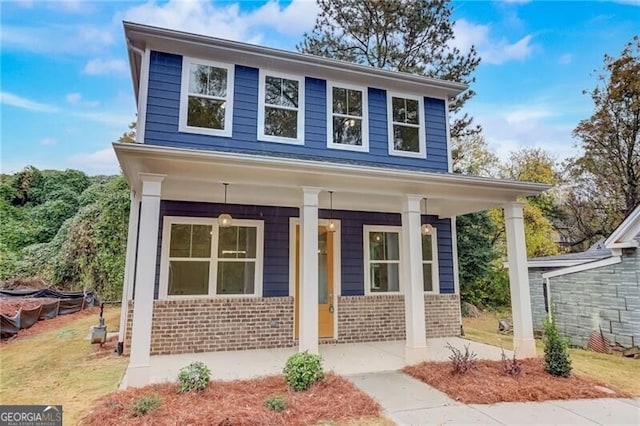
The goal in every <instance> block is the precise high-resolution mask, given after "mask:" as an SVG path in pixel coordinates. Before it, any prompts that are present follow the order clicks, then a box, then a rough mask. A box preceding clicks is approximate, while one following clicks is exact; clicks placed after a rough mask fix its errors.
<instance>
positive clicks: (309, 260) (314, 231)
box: [298, 187, 320, 354]
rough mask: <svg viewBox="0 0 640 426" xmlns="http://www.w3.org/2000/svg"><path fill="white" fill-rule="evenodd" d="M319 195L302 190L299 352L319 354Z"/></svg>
mask: <svg viewBox="0 0 640 426" xmlns="http://www.w3.org/2000/svg"><path fill="white" fill-rule="evenodd" d="M318 193H320V188H311V187H304V188H302V207H301V208H300V292H299V296H300V301H299V304H298V306H299V308H300V315H299V316H298V319H299V321H300V322H299V324H298V327H299V333H298V337H299V341H298V345H299V350H300V352H303V351H309V352H311V353H316V354H317V353H318Z"/></svg>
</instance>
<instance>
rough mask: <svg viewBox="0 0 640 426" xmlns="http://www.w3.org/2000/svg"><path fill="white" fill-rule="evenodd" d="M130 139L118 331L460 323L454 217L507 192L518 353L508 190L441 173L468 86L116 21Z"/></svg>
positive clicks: (338, 332)
mask: <svg viewBox="0 0 640 426" xmlns="http://www.w3.org/2000/svg"><path fill="white" fill-rule="evenodd" d="M124 28H125V37H126V40H127V45H128V53H129V58H130V63H131V73H132V78H133V87H134V91H135V97H136V100H137V105H138V132H137V142H138V143H135V144H119V143H116V144H114V149H115V151H116V154H117V157H118V160H119V162H120V165H121V166H122V170H123V172H124V174H125V176H126V178H127V180H128V182H129V185H130V187H131V215H130V222H129V237H128V244H127V259H126V271H125V285H124V294H123V302H124V303H123V320H122V324H121V327H120V328H121V341H122V344H123V347H124V352H125V354H130V365H129V368H128V371H127V383H128V385H134V386H137V385H142V384H146V383H148V381H149V365H150V364H149V363H150V359H151V357H152V356H154V355H160V354H163V355H164V354H179V353H192V352H193V353H195V352H207V351H230V350H247V349H257V348H276V347H292V348H298V349H299V350H301V351H304V350H308V351H311V352H318V351H319V344H323V343H345V344H348V343H354V342H370V341H385V340H402V341H405V342H406V360H407V362H408V363H412V362H417V361H420V360H423V359H425V358H426V356H427V349H426V340H427V338H430V337H443V336H457V335H459V334H460V323H461V322H460V303H459V302H460V301H459V294H460V292H459V285H458V274H457V253H456V243H455V241H456V234H455V217H456V215H460V214H465V213H469V212H474V211H480V210H485V209H488V208H492V207H496V206H499V207H502V208H504V210H505V217H506V232H507V237H508V246H509V262H510V268H509V269H510V273H511V291H512V299H513V301H514V322H515V342H516V350H517V353H518V356H527V355H533V354H535V347H534V345H533V338H532V330H531V308H530V304H529V285H528V276H527V263H526V251H525V244H524V231H523V229H524V228H523V219H522V206H521V205H520V204H519V203H517V199H518V197H522V196H527V195H534V194H538V193H540V192H541V191H543V190H544V189H546V188H547V186H545V185H539V184H531V183H522V182H511V181H504V180H496V179H486V178H478V177H468V176H461V175H457V174H453V173H451V146H450V141H449V129H448V123H449V117H448V108H447V103H448V101H449V100H450V99H452V98H453V97H455V96H457V95H458V94H460V93H461V92H463V91H464V90H466V88H467V87H466V86H465V85H463V84H459V83H454V82H448V81H442V80H437V79H432V78H426V77H422V76H415V75H410V74H405V73H399V72H391V71H387V70H382V69H373V68H369V67H365V66H361V65H356V64H352V63H346V62H341V61H336V60H331V59H326V58H319V57H314V56H309V55H303V54H299V53H292V52H287V51H282V50H276V49H270V48H265V47H261V46H255V45H250V44H245V43H238V42H233V41H228V40H221V39H217V38H212V37H206V36H201V35H195V34H188V33H184V32H178V31H172V30H167V29H162V28H155V27H149V26H144V25H138V24H132V23H125V24H124Z"/></svg>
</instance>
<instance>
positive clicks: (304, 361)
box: [284, 351, 324, 392]
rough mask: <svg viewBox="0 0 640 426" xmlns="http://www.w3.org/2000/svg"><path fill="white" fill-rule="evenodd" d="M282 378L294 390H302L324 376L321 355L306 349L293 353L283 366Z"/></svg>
mask: <svg viewBox="0 0 640 426" xmlns="http://www.w3.org/2000/svg"><path fill="white" fill-rule="evenodd" d="M284 378H285V380H286V381H287V385H288V386H289V387H290V388H291V389H293V390H294V391H297V392H299V391H303V390H307V389H309V387H310V386H311V385H312V384H314V383H315V382H317V381H318V380H321V379H322V378H324V371H323V370H322V357H321V356H320V355H315V354H310V353H308V352H307V351H304V352H299V353H296V354H293V355H291V356H290V357H289V359H287V363H286V365H285V367H284Z"/></svg>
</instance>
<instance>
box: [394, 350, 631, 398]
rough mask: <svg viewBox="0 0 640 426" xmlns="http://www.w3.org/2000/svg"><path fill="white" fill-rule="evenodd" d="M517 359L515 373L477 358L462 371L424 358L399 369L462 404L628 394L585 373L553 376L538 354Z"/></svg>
mask: <svg viewBox="0 0 640 426" xmlns="http://www.w3.org/2000/svg"><path fill="white" fill-rule="evenodd" d="M519 362H520V363H521V367H522V372H521V374H520V375H519V376H517V377H512V376H509V375H507V374H505V372H504V366H503V364H502V362H500V361H478V363H477V369H475V370H472V371H470V372H468V373H467V374H463V375H458V374H454V373H453V372H452V369H451V366H450V364H446V363H441V362H425V363H422V364H418V365H414V366H409V367H405V368H404V370H403V371H404V372H405V373H407V374H409V375H410V376H413V377H415V378H416V379H418V380H421V381H423V382H425V383H427V384H429V385H431V386H433V387H434V388H437V389H439V390H441V391H442V392H444V393H446V394H447V395H449V396H450V397H451V398H453V399H455V400H457V401H460V402H463V403H466V404H494V403H497V402H527V401H548V400H554V399H581V398H628V397H630V395H628V394H626V393H624V392H620V391H618V390H616V389H613V388H611V386H608V385H605V384H604V383H601V382H598V381H596V380H592V379H588V378H585V377H580V376H576V375H571V377H568V378H561V377H554V376H552V375H550V374H548V373H547V372H546V371H544V366H543V360H542V359H539V358H528V359H523V360H519ZM598 387H601V388H606V389H609V390H611V391H612V392H613V393H607V392H606V391H604V390H603V389H598Z"/></svg>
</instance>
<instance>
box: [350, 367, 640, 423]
mask: <svg viewBox="0 0 640 426" xmlns="http://www.w3.org/2000/svg"><path fill="white" fill-rule="evenodd" d="M348 379H349V380H351V381H352V382H353V383H354V384H355V385H356V386H358V387H359V388H360V389H362V390H363V391H364V392H366V393H367V394H369V395H370V396H371V397H373V398H374V399H375V400H376V401H378V403H380V405H381V406H382V408H383V410H384V414H385V416H387V417H388V418H389V419H391V420H393V421H394V422H396V423H397V424H399V425H441V424H460V425H462V424H464V425H469V424H484V425H514V424H531V425H534V424H535V425H547V424H563V425H598V424H599V425H640V398H636V399H606V398H603V399H588V400H584V399H583V400H571V401H546V402H526V403H500V404H492V405H481V404H471V405H466V404H462V403H459V402H456V401H454V400H453V399H451V398H449V397H448V396H447V395H446V394H444V393H442V392H440V391H439V390H437V389H434V388H432V387H430V386H428V385H426V384H424V383H422V382H420V381H419V380H416V379H414V378H412V377H410V376H407V375H406V374H403V373H401V372H399V371H389V372H383V373H367V374H358V375H352V376H349V377H348Z"/></svg>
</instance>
